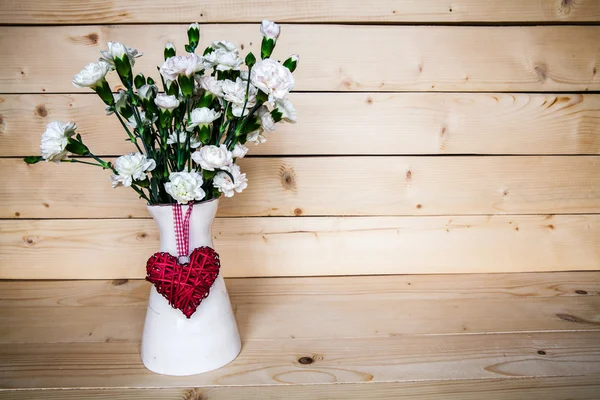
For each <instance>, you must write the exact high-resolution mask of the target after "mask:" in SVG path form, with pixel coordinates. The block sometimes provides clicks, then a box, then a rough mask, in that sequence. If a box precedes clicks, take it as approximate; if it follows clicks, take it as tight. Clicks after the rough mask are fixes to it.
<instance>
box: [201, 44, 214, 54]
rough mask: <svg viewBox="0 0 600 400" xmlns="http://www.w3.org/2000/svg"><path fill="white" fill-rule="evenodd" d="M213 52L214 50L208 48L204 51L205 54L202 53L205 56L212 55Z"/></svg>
mask: <svg viewBox="0 0 600 400" xmlns="http://www.w3.org/2000/svg"><path fill="white" fill-rule="evenodd" d="M212 52H213V48H212V47H210V46H208V47H207V48H206V49H204V53H202V55H203V56H205V55H207V54H210V53H212Z"/></svg>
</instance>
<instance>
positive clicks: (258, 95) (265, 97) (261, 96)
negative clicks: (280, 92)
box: [256, 90, 269, 103]
mask: <svg viewBox="0 0 600 400" xmlns="http://www.w3.org/2000/svg"><path fill="white" fill-rule="evenodd" d="M256 100H258V102H259V103H264V102H265V101H267V100H269V95H268V94H266V93H265V92H263V91H262V90H259V91H258V93H256Z"/></svg>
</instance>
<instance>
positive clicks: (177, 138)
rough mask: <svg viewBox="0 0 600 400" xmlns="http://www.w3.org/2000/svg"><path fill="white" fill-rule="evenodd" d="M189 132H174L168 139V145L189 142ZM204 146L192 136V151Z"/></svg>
mask: <svg viewBox="0 0 600 400" xmlns="http://www.w3.org/2000/svg"><path fill="white" fill-rule="evenodd" d="M187 135H188V134H187V132H185V131H182V132H173V133H171V134H170V135H169V137H168V138H167V144H175V143H179V144H185V141H186V140H187ZM201 145H202V142H200V141H199V140H198V139H197V138H196V136H195V135H190V147H191V148H192V149H196V148H198V147H200V146H201Z"/></svg>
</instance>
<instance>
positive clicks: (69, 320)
mask: <svg viewBox="0 0 600 400" xmlns="http://www.w3.org/2000/svg"><path fill="white" fill-rule="evenodd" d="M564 276H565V274H557V276H552V274H543V275H542V276H541V277H540V278H539V279H541V282H540V281H538V282H534V283H532V282H531V278H524V279H523V274H518V275H516V276H512V275H509V274H501V275H497V276H496V280H497V282H498V284H497V286H499V284H500V283H504V284H505V286H507V287H508V286H509V285H511V284H512V285H515V284H516V285H517V286H518V289H517V290H514V289H512V290H511V289H510V288H508V290H507V288H506V287H505V288H502V289H494V288H490V287H489V284H487V286H486V280H487V279H486V278H482V276H472V275H467V276H466V277H463V278H462V279H464V280H465V281H467V282H469V283H471V285H472V286H473V287H474V289H475V290H476V291H475V292H472V293H471V292H470V290H469V289H468V288H466V287H464V286H465V285H464V284H462V285H459V287H457V288H454V287H452V286H453V285H451V283H452V282H455V281H458V278H459V277H450V278H449V279H447V280H445V282H444V283H445V286H441V285H439V286H437V285H432V284H431V282H430V281H431V279H428V278H426V277H420V276H411V277H396V276H390V277H353V278H342V279H339V278H322V277H321V278H279V279H236V280H228V282H227V284H228V288H229V292H230V296H231V301H232V304H233V308H234V310H235V313H236V319H237V323H238V327H239V329H240V334H241V335H242V337H243V338H244V340H245V341H254V340H257V341H262V340H274V339H277V340H279V339H281V340H289V339H290V338H293V339H294V340H308V339H314V340H317V339H331V340H333V339H351V338H358V337H360V338H389V337H397V336H405V335H425V336H429V335H457V334H469V335H473V334H489V333H505V334H506V333H513V332H528V333H531V332H543V331H553V332H558V331H561V332H567V331H568V332H572V331H579V332H600V319H599V317H600V316H599V315H598V313H597V311H598V309H600V296H599V295H598V293H599V292H600V273H597V272H596V273H582V274H581V275H579V274H571V280H575V281H574V282H573V283H571V284H570V285H568V284H567V285H565V284H564V283H563V282H562V280H561V278H563V277H564ZM586 278H587V279H589V281H587V282H586V281H585V279H586ZM437 279H442V277H441V276H437ZM384 281H385V282H384ZM482 281H483V282H482ZM255 285H258V286H259V289H257V288H256V287H255ZM293 285H295V286H296V289H295V290H289V287H290V286H293ZM461 286H462V287H461ZM569 286H570V287H571V288H573V289H574V291H572V292H571V291H569V292H568V293H566V294H565V295H550V296H546V295H545V294H547V292H548V291H551V290H556V292H557V294H563V293H564V290H565V288H567V287H569ZM0 287H2V289H3V295H2V298H1V299H0V319H1V320H2V321H3V323H4V325H3V327H1V328H0V343H5V344H8V343H28V344H32V343H93V342H96V343H123V342H133V343H139V341H140V338H141V331H142V324H143V321H144V315H145V312H146V307H147V296H148V293H149V291H150V284H149V283H147V282H143V281H128V282H124V281H123V280H113V281H109V282H106V281H102V282H80V281H68V282H65V281H59V282H55V281H53V282H32V283H30V282H19V283H13V282H4V283H3V284H2V285H1V286H0ZM557 287H558V288H559V289H558V290H557V289H556V288H557ZM575 288H576V289H575ZM583 288H587V289H588V290H589V291H587V290H584V289H583ZM477 289H478V290H477ZM496 290H501V291H503V292H504V293H502V295H497V294H496V293H495V291H496ZM423 291H428V292H429V293H428V294H427V295H424V293H423ZM576 291H579V293H577V292H576ZM582 291H585V292H587V294H580V293H582ZM466 309H468V312H467V313H465V310H466ZM315 310H318V312H316V311H315ZM373 310H378V311H377V312H375V313H374V312H373ZM490 316H493V318H491V317H490ZM357 320H358V321H361V323H359V324H357V323H356V321H357ZM34 321H35V322H34ZM124 321H127V328H124V327H123V324H124ZM32 323H35V327H32Z"/></svg>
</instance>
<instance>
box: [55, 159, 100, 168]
mask: <svg viewBox="0 0 600 400" xmlns="http://www.w3.org/2000/svg"><path fill="white" fill-rule="evenodd" d="M60 162H70V163H79V164H87V165H93V166H94V167H102V168H104V165H102V164H94V163H91V162H87V161H81V160H78V159H76V158H67V159H66V160H60Z"/></svg>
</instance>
